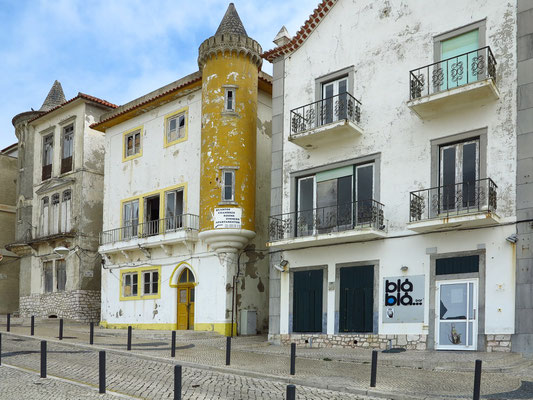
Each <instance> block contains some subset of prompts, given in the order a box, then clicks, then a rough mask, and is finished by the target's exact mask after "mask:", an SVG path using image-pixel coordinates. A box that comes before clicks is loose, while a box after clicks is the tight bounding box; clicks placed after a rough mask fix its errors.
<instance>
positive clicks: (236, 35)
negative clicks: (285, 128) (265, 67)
mask: <svg viewBox="0 0 533 400" xmlns="http://www.w3.org/2000/svg"><path fill="white" fill-rule="evenodd" d="M260 54H261V46H260V45H259V43H257V42H256V41H255V40H253V39H251V38H249V37H248V35H247V34H246V31H245V29H244V27H243V25H242V22H241V20H240V18H239V16H238V14H237V11H236V10H235V7H234V6H233V4H230V6H229V8H228V10H227V11H226V14H225V16H224V18H223V20H222V22H221V24H220V27H219V28H218V30H217V32H216V33H215V35H214V36H212V37H210V38H209V39H207V40H205V41H204V42H203V43H202V44H201V46H200V49H199V57H198V65H199V67H200V70H201V71H202V137H201V178H200V182H201V183H200V237H201V238H202V239H203V240H205V241H206V242H207V243H208V244H209V245H210V246H211V248H212V249H213V250H216V251H218V252H235V251H237V250H238V249H240V248H243V247H244V246H245V245H246V244H247V243H248V241H249V240H250V239H252V238H253V237H254V236H255V187H256V184H255V175H256V170H255V168H256V165H255V164H256V162H255V160H256V135H257V129H256V120H257V79H258V73H259V69H260V68H261V63H262V60H261V56H260Z"/></svg>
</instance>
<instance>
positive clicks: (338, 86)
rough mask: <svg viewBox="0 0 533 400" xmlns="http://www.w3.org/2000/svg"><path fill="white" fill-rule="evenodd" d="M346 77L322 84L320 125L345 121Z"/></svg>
mask: <svg viewBox="0 0 533 400" xmlns="http://www.w3.org/2000/svg"><path fill="white" fill-rule="evenodd" d="M347 93H348V77H343V78H341V79H337V80H335V81H332V82H327V83H324V84H322V103H321V109H322V113H321V116H322V121H321V122H322V124H329V123H331V122H334V121H339V120H341V119H346V115H347V101H348V97H347Z"/></svg>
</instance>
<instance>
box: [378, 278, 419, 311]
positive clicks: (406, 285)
mask: <svg viewBox="0 0 533 400" xmlns="http://www.w3.org/2000/svg"><path fill="white" fill-rule="evenodd" d="M413 289H414V287H413V282H411V281H410V280H409V278H406V279H404V280H403V282H402V280H401V279H397V280H395V281H392V280H388V279H386V280H385V305H386V306H388V307H391V306H418V305H421V304H422V299H416V300H413V296H412V294H413Z"/></svg>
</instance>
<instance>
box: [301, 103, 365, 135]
mask: <svg viewBox="0 0 533 400" xmlns="http://www.w3.org/2000/svg"><path fill="white" fill-rule="evenodd" d="M360 118H361V102H360V101H359V100H357V99H356V98H355V97H353V96H352V95H351V94H349V93H341V94H338V95H336V96H332V97H328V98H325V99H322V100H318V101H315V102H314V103H311V104H307V105H305V106H302V107H298V108H295V109H294V110H291V136H292V135H295V134H298V133H301V132H304V131H307V130H309V129H315V128H319V127H321V126H323V125H326V124H330V123H332V122H336V121H340V120H349V121H352V122H354V123H355V122H359V120H360Z"/></svg>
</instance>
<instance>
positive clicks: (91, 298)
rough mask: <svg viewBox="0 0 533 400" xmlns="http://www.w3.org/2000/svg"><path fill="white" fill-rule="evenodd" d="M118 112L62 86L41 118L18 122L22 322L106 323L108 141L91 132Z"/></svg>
mask: <svg viewBox="0 0 533 400" xmlns="http://www.w3.org/2000/svg"><path fill="white" fill-rule="evenodd" d="M114 107H116V106H115V105H113V104H111V103H108V102H106V101H104V100H101V99H98V98H95V97H92V96H89V95H85V94H83V93H79V94H78V95H77V96H76V97H74V98H73V99H71V100H68V101H65V96H64V94H63V90H62V88H61V85H60V83H59V82H57V81H56V82H55V83H54V85H53V86H52V89H51V90H50V93H49V94H48V96H47V98H46V100H45V102H44V103H43V106H42V107H41V109H40V110H39V111H31V112H28V113H23V114H19V115H17V116H16V117H15V118H14V119H13V124H14V126H15V129H16V133H17V137H18V139H19V156H20V157H19V158H20V179H19V187H18V202H17V212H18V213H19V217H18V221H17V237H16V240H15V242H14V243H11V244H10V245H9V246H8V248H9V249H10V250H11V251H13V252H15V253H17V254H19V255H20V256H22V260H21V274H20V305H19V311H20V315H21V316H30V315H35V316H38V317H60V318H69V319H75V320H81V321H89V320H98V318H99V314H100V263H101V261H100V256H99V254H98V251H97V249H98V235H99V232H100V231H101V227H102V200H103V170H104V166H103V161H104V154H103V135H102V133H101V132H98V131H95V130H92V129H91V128H90V127H89V125H90V124H92V123H93V122H95V121H97V120H98V119H99V117H100V115H101V114H102V113H104V112H106V111H108V110H109V109H112V108H114Z"/></svg>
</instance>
